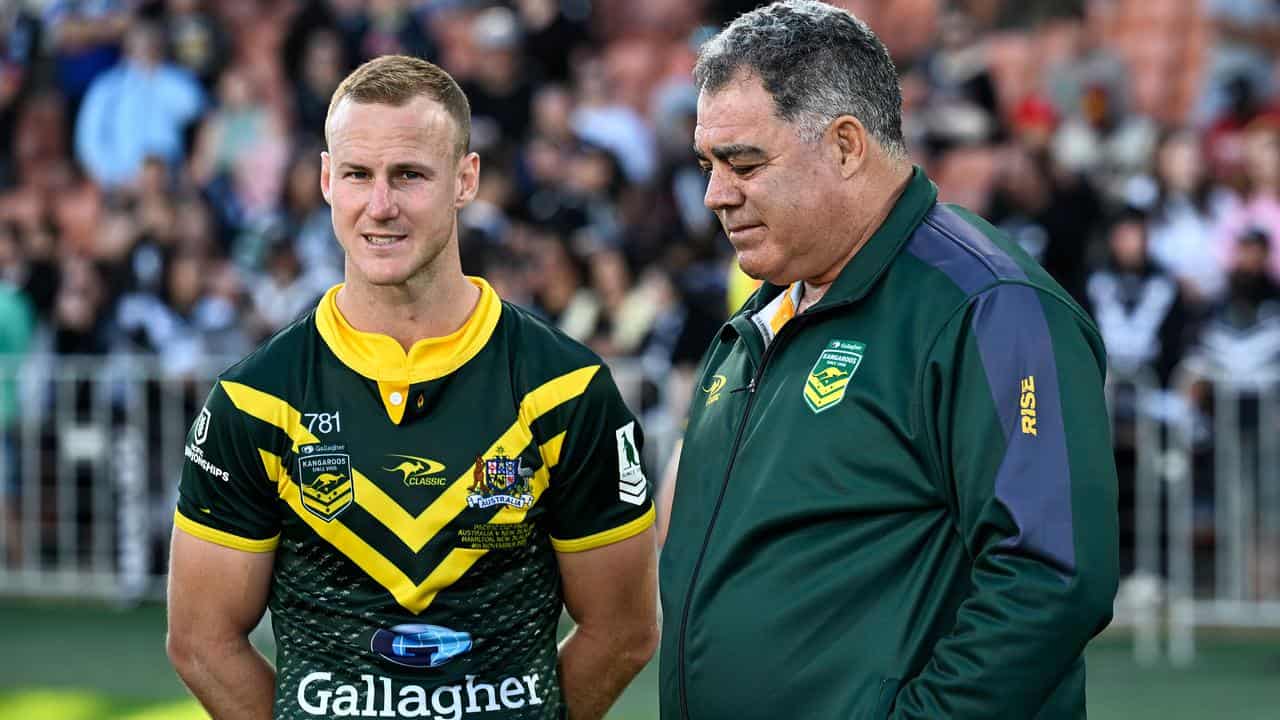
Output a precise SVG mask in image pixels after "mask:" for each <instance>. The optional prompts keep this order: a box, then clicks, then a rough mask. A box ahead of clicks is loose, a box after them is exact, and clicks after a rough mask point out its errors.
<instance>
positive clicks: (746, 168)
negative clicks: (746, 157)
mask: <svg viewBox="0 0 1280 720" xmlns="http://www.w3.org/2000/svg"><path fill="white" fill-rule="evenodd" d="M758 167H760V166H759V165H734V166H733V174H734V175H749V174H751V171H752V170H755V169H756V168H758Z"/></svg>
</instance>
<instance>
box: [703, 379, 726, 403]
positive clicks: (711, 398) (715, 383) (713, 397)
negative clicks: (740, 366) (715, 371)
mask: <svg viewBox="0 0 1280 720" xmlns="http://www.w3.org/2000/svg"><path fill="white" fill-rule="evenodd" d="M726 382H728V379H727V378H725V376H723V375H712V376H711V382H710V383H708V384H707V386H706V387H704V388H700V389H701V390H702V392H704V393H706V394H707V404H706V405H705V406H704V407H708V406H710V405H711V403H713V402H715V401H717V400H719V399H720V391H721V390H723V389H724V384H725V383H726Z"/></svg>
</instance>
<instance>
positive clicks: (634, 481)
mask: <svg viewBox="0 0 1280 720" xmlns="http://www.w3.org/2000/svg"><path fill="white" fill-rule="evenodd" d="M614 435H615V436H616V438H617V441H618V499H619V500H621V501H622V502H625V503H631V504H632V505H643V504H644V501H645V496H646V495H647V494H648V492H649V486H648V483H647V482H646V481H645V477H644V468H642V467H641V466H640V451H639V450H637V449H636V422H635V421H634V420H632V421H631V422H629V423H627V424H626V425H623V426H622V427H620V428H618V429H617V431H615V433H614Z"/></svg>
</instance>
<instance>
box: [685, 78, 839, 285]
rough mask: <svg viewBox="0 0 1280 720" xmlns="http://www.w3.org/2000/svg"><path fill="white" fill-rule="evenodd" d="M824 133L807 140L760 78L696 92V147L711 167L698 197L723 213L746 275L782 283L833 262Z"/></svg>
mask: <svg viewBox="0 0 1280 720" xmlns="http://www.w3.org/2000/svg"><path fill="white" fill-rule="evenodd" d="M828 144H829V141H828V139H827V138H826V137H825V136H824V137H823V138H821V139H819V140H818V141H817V142H815V143H806V142H803V141H801V140H800V138H799V137H798V136H797V135H796V130H795V127H794V126H792V125H790V124H788V123H786V122H784V121H782V120H781V119H779V118H778V117H777V116H776V115H775V114H774V104H773V98H771V97H770V96H769V94H768V92H766V91H765V89H764V86H763V85H762V84H761V83H760V80H759V78H756V77H755V76H743V77H739V78H738V79H736V80H734V81H733V82H731V83H730V84H729V85H726V86H725V87H723V88H721V89H720V90H718V91H716V92H714V93H711V94H708V93H706V92H704V93H702V94H701V95H699V97H698V124H697V126H696V127H695V128H694V132H693V146H694V150H695V152H696V153H697V154H698V156H699V157H698V162H699V164H700V165H702V168H703V170H704V171H706V172H708V183H707V193H706V196H705V197H704V198H703V202H704V203H705V204H706V206H707V207H708V208H710V209H711V210H712V211H714V212H715V214H716V216H717V217H719V218H720V224H721V225H723V226H724V230H725V234H727V235H728V236H729V242H730V243H732V244H733V248H734V250H735V251H737V254H738V264H739V265H741V266H742V271H743V272H745V273H746V274H747V275H749V276H751V277H753V278H756V279H763V280H768V281H769V282H772V283H774V284H778V285H785V284H788V283H791V282H794V281H796V280H806V279H810V278H814V277H817V276H819V275H821V274H822V273H824V272H826V271H827V270H829V269H830V268H831V266H832V264H834V263H835V262H836V261H838V259H839V258H838V257H837V256H838V255H839V250H838V249H837V248H835V247H834V246H833V243H829V242H826V241H825V240H826V238H828V237H830V232H831V229H830V228H829V227H828V223H827V222H826V219H827V218H828V217H829V209H830V205H831V204H830V203H827V202H824V199H825V198H826V197H827V190H828V189H829V188H834V187H836V183H838V182H839V181H840V177H839V174H838V172H836V168H835V167H834V166H833V163H830V162H828V161H829V160H830V158H829V153H830V148H829V147H828Z"/></svg>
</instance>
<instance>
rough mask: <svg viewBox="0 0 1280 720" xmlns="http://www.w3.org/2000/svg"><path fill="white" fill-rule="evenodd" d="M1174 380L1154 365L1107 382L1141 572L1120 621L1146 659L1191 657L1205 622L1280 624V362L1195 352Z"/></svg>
mask: <svg viewBox="0 0 1280 720" xmlns="http://www.w3.org/2000/svg"><path fill="white" fill-rule="evenodd" d="M1171 385H1172V389H1170V390H1167V391H1166V390H1163V389H1161V387H1160V385H1159V383H1158V382H1157V380H1156V377H1155V375H1154V373H1152V372H1151V371H1150V370H1148V369H1138V370H1133V371H1128V372H1116V371H1112V373H1111V374H1110V377H1109V380H1108V400H1109V402H1108V406H1109V408H1110V409H1111V414H1112V428H1113V432H1114V435H1115V445H1116V454H1117V458H1118V459H1121V458H1123V461H1121V462H1119V463H1118V464H1119V466H1120V469H1121V486H1122V509H1123V510H1125V511H1128V510H1131V515H1129V514H1128V513H1127V512H1126V513H1125V516H1126V517H1125V519H1129V518H1131V528H1130V530H1131V532H1129V533H1126V535H1127V536H1128V537H1129V538H1131V539H1132V567H1133V571H1134V572H1133V574H1132V575H1130V576H1129V577H1128V578H1127V579H1126V581H1125V583H1124V584H1123V585H1122V590H1121V595H1120V598H1119V600H1118V603H1117V623H1118V624H1128V625H1132V626H1133V628H1134V651H1135V655H1136V657H1137V659H1138V661H1139V662H1143V663H1150V662H1154V661H1156V660H1157V659H1158V658H1160V657H1162V656H1164V655H1165V654H1166V653H1167V655H1168V657H1169V659H1170V660H1171V661H1172V662H1173V663H1174V664H1177V665H1186V664H1189V663H1190V662H1191V660H1192V659H1193V658H1194V656H1195V628H1196V627H1197V626H1199V625H1213V626H1236V627H1280V435H1278V433H1280V368H1274V369H1264V370H1259V371H1254V372H1250V373H1248V374H1242V373H1238V372H1228V371H1226V370H1224V369H1222V368H1219V367H1214V366H1212V365H1210V364H1207V363H1203V362H1199V361H1197V360H1196V359H1194V358H1192V359H1189V360H1188V361H1186V362H1184V363H1182V364H1181V365H1180V366H1179V367H1178V369H1177V370H1175V372H1174V374H1173V381H1172V383H1171ZM1126 487H1128V488H1132V496H1131V502H1128V503H1126V502H1125V499H1124V492H1123V490H1124V489H1125V488H1126Z"/></svg>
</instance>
